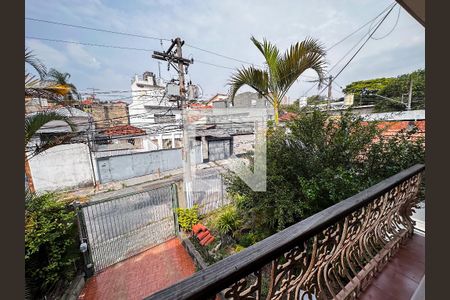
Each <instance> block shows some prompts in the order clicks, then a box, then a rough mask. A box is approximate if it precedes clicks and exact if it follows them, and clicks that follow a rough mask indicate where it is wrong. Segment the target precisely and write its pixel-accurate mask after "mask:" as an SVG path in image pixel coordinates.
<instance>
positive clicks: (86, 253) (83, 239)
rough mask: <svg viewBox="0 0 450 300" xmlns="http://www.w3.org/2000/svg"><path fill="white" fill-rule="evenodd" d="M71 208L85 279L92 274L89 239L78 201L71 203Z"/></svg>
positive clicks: (92, 266)
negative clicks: (73, 212)
mask: <svg viewBox="0 0 450 300" xmlns="http://www.w3.org/2000/svg"><path fill="white" fill-rule="evenodd" d="M71 206H72V207H73V209H74V211H75V214H76V218H77V225H78V226H77V227H78V234H79V238H80V251H81V253H82V255H83V267H84V274H85V276H86V277H87V278H89V277H91V276H92V275H93V274H94V265H93V263H92V257H91V251H90V249H89V239H88V235H87V229H86V223H85V220H84V215H83V210H82V206H81V204H80V202H78V201H74V202H72V204H71Z"/></svg>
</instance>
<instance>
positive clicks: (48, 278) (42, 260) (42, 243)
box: [25, 193, 80, 297]
mask: <svg viewBox="0 0 450 300" xmlns="http://www.w3.org/2000/svg"><path fill="white" fill-rule="evenodd" d="M25 208H26V210H25V275H26V278H27V283H28V288H29V289H30V290H31V294H33V296H35V297H37V296H39V297H41V296H42V295H45V294H46V293H48V292H49V290H50V289H51V288H52V287H54V286H55V285H56V284H57V283H59V282H61V281H67V282H69V281H70V280H71V279H73V276H74V275H75V273H76V267H75V266H76V264H77V262H79V259H80V252H79V250H78V245H77V243H78V231H77V227H76V216H75V212H74V211H71V210H70V209H68V208H67V205H66V204H65V203H63V202H60V201H58V197H57V195H56V194H53V193H48V194H43V195H39V196H37V195H27V199H26V202H25Z"/></svg>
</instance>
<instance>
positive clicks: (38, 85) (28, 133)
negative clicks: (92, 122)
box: [24, 49, 75, 192]
mask: <svg viewBox="0 0 450 300" xmlns="http://www.w3.org/2000/svg"><path fill="white" fill-rule="evenodd" d="M25 63H27V64H29V65H30V66H32V67H33V68H34V69H35V70H36V72H37V73H38V74H39V77H40V78H36V77H35V76H33V75H31V74H30V73H28V72H27V71H25V97H27V96H36V95H38V96H45V97H48V98H50V99H59V98H60V97H61V96H64V95H66V94H67V91H68V89H67V88H66V87H65V86H63V85H60V84H53V83H48V82H45V81H44V80H43V78H45V77H46V76H47V71H46V68H45V66H44V64H43V63H42V62H41V61H40V60H39V59H38V58H36V57H35V56H34V54H33V53H32V52H31V51H30V50H28V49H25ZM57 120H60V121H64V122H66V123H67V124H68V125H69V126H70V128H71V130H72V131H74V129H75V126H74V125H73V124H72V123H71V122H70V121H69V120H68V118H67V117H65V116H61V115H59V114H57V113H56V112H38V113H35V114H32V115H29V116H26V117H25V141H24V142H25V145H24V147H25V153H24V155H25V174H26V175H27V179H28V186H29V189H30V191H31V192H34V186H33V182H32V180H31V172H30V166H29V163H28V158H27V153H26V152H27V151H26V147H27V145H28V143H29V142H30V140H31V138H32V137H33V136H34V135H35V134H36V133H37V131H38V130H39V129H40V128H41V127H42V126H44V125H45V124H47V123H48V122H51V121H57ZM57 144H58V141H56V140H55V141H53V140H51V141H48V142H46V143H44V144H41V145H40V148H39V151H43V150H45V149H48V148H50V147H53V146H56V145H57ZM37 152H38V151H36V152H35V153H34V154H37Z"/></svg>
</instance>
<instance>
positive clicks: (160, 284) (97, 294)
mask: <svg viewBox="0 0 450 300" xmlns="http://www.w3.org/2000/svg"><path fill="white" fill-rule="evenodd" d="M193 273H195V265H194V262H193V261H192V258H191V257H190V256H189V254H188V253H187V252H186V250H185V249H184V247H183V246H182V245H181V242H180V240H179V239H178V238H173V239H171V240H168V241H167V242H165V243H163V244H160V245H158V246H155V247H153V248H151V249H149V250H147V251H144V252H142V253H140V254H138V255H136V256H133V257H131V258H129V259H127V260H124V261H122V262H120V263H117V264H115V265H113V266H111V267H108V268H107V269H105V270H104V271H102V272H100V273H99V274H97V275H95V276H93V277H92V278H89V279H88V281H87V283H86V285H85V287H84V289H83V291H82V292H81V294H80V296H79V298H78V299H79V300H94V299H95V300H97V299H98V300H102V299H104V300H110V299H114V300H116V299H118V300H119V299H127V300H128V299H130V300H134V299H140V300H141V299H143V298H145V297H146V296H149V295H150V294H152V293H154V292H156V291H158V290H161V289H163V288H165V287H168V286H170V285H172V284H174V283H176V282H178V281H180V280H182V279H184V278H186V277H189V276H190V275H192V274H193Z"/></svg>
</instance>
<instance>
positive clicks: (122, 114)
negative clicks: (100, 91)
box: [88, 103, 129, 129]
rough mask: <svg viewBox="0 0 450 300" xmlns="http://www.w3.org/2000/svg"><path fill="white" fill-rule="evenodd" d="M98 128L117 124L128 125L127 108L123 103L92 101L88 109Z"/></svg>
mask: <svg viewBox="0 0 450 300" xmlns="http://www.w3.org/2000/svg"><path fill="white" fill-rule="evenodd" d="M88 112H90V113H91V114H92V117H93V119H94V122H95V126H96V127H97V128H98V129H102V128H109V127H113V126H118V125H129V122H128V109H127V105H126V104H125V103H108V104H100V103H93V104H92V105H91V106H90V108H89V111H88Z"/></svg>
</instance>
